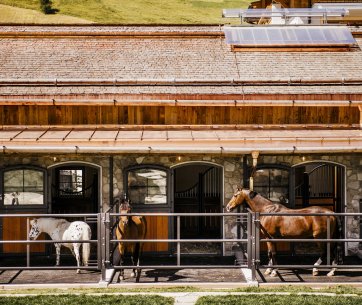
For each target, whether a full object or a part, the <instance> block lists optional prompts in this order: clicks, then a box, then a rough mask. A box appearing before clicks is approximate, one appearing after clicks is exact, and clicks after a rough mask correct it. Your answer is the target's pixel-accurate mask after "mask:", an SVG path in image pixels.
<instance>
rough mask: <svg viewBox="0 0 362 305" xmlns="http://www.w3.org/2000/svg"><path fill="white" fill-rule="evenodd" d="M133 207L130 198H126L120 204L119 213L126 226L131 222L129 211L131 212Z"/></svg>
mask: <svg viewBox="0 0 362 305" xmlns="http://www.w3.org/2000/svg"><path fill="white" fill-rule="evenodd" d="M131 210H132V207H131V205H130V203H129V201H128V200H126V199H124V200H122V202H121V204H120V206H119V213H120V214H121V216H120V222H121V223H122V224H123V225H124V226H126V225H128V222H129V217H130V216H129V215H128V214H129V213H131Z"/></svg>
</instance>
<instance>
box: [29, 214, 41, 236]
mask: <svg viewBox="0 0 362 305" xmlns="http://www.w3.org/2000/svg"><path fill="white" fill-rule="evenodd" d="M30 225H31V229H30V232H29V239H37V238H38V236H39V235H40V233H41V231H40V229H39V225H38V220H37V219H32V220H30Z"/></svg>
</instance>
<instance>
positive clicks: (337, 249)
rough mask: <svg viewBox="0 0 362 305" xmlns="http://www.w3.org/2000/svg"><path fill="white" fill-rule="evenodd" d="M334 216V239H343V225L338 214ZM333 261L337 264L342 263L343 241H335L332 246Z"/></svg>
mask: <svg viewBox="0 0 362 305" xmlns="http://www.w3.org/2000/svg"><path fill="white" fill-rule="evenodd" d="M335 217H336V230H335V231H334V234H333V238H334V239H343V225H342V220H341V218H340V217H339V216H335ZM334 256H335V261H336V262H337V264H338V265H341V264H343V242H340V241H337V242H335V246H334Z"/></svg>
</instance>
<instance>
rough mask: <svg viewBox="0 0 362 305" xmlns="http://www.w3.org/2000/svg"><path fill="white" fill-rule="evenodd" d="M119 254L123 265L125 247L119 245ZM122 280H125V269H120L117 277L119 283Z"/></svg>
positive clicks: (120, 263)
mask: <svg viewBox="0 0 362 305" xmlns="http://www.w3.org/2000/svg"><path fill="white" fill-rule="evenodd" d="M118 249H119V255H120V259H119V265H120V266H121V267H122V265H123V257H124V247H122V246H119V248H118ZM120 281H124V269H122V268H121V269H119V275H118V279H117V283H119V282H120Z"/></svg>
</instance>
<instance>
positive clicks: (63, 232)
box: [29, 217, 92, 273]
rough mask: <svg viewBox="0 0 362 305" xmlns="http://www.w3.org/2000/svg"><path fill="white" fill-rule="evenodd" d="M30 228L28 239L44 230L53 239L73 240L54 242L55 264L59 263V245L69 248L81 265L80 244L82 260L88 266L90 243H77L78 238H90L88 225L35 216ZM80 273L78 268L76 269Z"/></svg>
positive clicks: (35, 237) (33, 237) (34, 237)
mask: <svg viewBox="0 0 362 305" xmlns="http://www.w3.org/2000/svg"><path fill="white" fill-rule="evenodd" d="M30 225H31V229H30V232H29V238H30V239H37V238H38V236H39V235H40V234H41V233H42V232H44V233H46V234H48V235H49V236H50V237H51V239H53V240H67V241H74V242H71V243H55V244H54V246H55V249H56V266H59V265H60V248H61V246H64V247H67V248H69V249H70V250H71V251H72V253H73V255H74V256H75V258H76V260H77V267H78V268H79V267H80V266H81V262H80V252H79V251H80V247H81V246H82V245H83V246H82V261H83V265H84V266H88V260H89V255H90V243H77V242H76V241H78V240H90V239H91V236H92V231H91V228H90V227H89V225H88V224H87V223H85V222H83V221H73V222H69V221H67V220H65V219H59V218H50V217H44V218H37V219H32V220H31V221H30ZM77 273H80V269H77Z"/></svg>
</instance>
